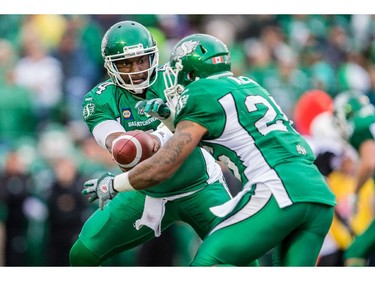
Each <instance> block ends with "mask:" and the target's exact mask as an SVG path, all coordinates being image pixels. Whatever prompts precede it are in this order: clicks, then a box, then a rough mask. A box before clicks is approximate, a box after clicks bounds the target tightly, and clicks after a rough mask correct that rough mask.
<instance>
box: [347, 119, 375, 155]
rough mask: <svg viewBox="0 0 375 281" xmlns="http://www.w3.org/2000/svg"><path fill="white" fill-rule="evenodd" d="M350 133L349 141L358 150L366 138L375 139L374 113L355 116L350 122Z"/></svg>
mask: <svg viewBox="0 0 375 281" xmlns="http://www.w3.org/2000/svg"><path fill="white" fill-rule="evenodd" d="M351 126H352V133H351V134H350V136H349V143H350V144H351V145H352V146H353V147H354V148H355V149H356V150H357V151H358V150H359V147H360V146H361V144H362V143H363V142H365V141H366V140H374V139H375V115H374V114H371V115H367V116H356V117H354V119H353V122H352V123H351Z"/></svg>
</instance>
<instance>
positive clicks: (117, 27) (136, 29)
mask: <svg viewBox="0 0 375 281" xmlns="http://www.w3.org/2000/svg"><path fill="white" fill-rule="evenodd" d="M101 48H102V56H103V59H104V67H105V68H106V69H107V71H108V75H109V76H110V78H111V79H112V81H113V82H114V83H115V84H116V85H118V86H120V87H122V88H124V89H126V90H129V91H131V92H133V93H135V94H140V93H142V92H143V91H144V90H145V89H146V88H148V87H150V86H151V85H152V84H153V83H154V82H155V81H156V78H157V70H156V68H157V66H158V63H159V50H158V48H157V46H156V42H155V40H154V38H153V37H152V35H151V33H150V32H149V31H148V30H147V28H146V27H144V26H143V25H141V24H139V23H137V22H134V21H121V22H118V23H116V24H114V25H113V26H112V27H110V28H109V29H108V30H107V32H106V33H105V35H104V37H103V40H102V45H101ZM145 54H147V55H149V60H150V67H149V68H148V69H146V70H142V71H138V72H130V73H124V72H119V71H118V69H117V67H116V64H115V62H118V61H121V60H124V59H130V58H135V57H139V56H144V55H145ZM143 72H146V74H147V79H146V81H144V82H142V83H140V84H135V83H133V80H132V75H136V74H139V73H143ZM121 75H122V76H125V75H127V76H128V78H129V79H128V80H129V82H128V83H126V82H125V81H124V79H123V77H121Z"/></svg>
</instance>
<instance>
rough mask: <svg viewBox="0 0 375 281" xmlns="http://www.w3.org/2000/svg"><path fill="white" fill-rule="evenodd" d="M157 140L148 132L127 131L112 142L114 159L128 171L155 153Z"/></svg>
mask: <svg viewBox="0 0 375 281" xmlns="http://www.w3.org/2000/svg"><path fill="white" fill-rule="evenodd" d="M154 145H155V141H154V139H153V137H152V136H151V135H150V134H149V133H146V132H143V131H140V130H137V131H131V132H126V133H124V134H122V135H120V136H119V137H117V138H116V139H115V140H114V141H113V143H112V157H113V160H114V161H115V162H116V163H117V164H118V165H119V166H120V168H121V169H122V170H124V171H128V170H130V169H131V168H133V167H134V166H136V165H137V164H138V163H140V162H142V161H143V160H145V159H147V158H149V157H151V156H152V155H153V154H154Z"/></svg>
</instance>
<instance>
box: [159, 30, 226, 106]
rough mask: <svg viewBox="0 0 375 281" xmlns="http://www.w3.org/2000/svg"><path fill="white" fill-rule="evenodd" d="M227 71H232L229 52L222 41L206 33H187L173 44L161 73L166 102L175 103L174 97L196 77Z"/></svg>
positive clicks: (172, 104) (210, 76)
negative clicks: (166, 63) (162, 74)
mask: <svg viewBox="0 0 375 281" xmlns="http://www.w3.org/2000/svg"><path fill="white" fill-rule="evenodd" d="M228 75H233V74H232V72H231V61H230V54H229V50H228V48H227V46H226V45H225V44H224V43H223V42H222V41H220V40H219V39H218V38H216V37H214V36H211V35H208V34H193V35H189V36H186V37H185V38H183V39H182V40H180V41H179V42H178V43H177V44H176V45H175V47H174V48H173V50H172V55H171V57H170V61H169V66H167V67H166V71H165V73H164V82H165V84H166V90H165V96H166V98H167V102H168V105H169V106H172V107H175V104H176V97H177V96H178V95H179V94H181V92H182V91H183V89H184V88H185V87H186V86H187V85H189V84H190V83H192V82H194V81H195V80H198V79H200V78H219V77H221V76H228Z"/></svg>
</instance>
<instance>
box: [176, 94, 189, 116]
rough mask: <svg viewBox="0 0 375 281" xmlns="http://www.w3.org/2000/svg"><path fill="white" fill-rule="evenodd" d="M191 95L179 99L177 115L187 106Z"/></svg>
mask: <svg viewBox="0 0 375 281" xmlns="http://www.w3.org/2000/svg"><path fill="white" fill-rule="evenodd" d="M188 98H189V95H183V96H181V97H180V98H179V100H178V103H177V105H176V114H178V113H179V112H180V110H181V109H182V108H183V107H184V106H185V105H186V103H187V100H188Z"/></svg>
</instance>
